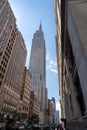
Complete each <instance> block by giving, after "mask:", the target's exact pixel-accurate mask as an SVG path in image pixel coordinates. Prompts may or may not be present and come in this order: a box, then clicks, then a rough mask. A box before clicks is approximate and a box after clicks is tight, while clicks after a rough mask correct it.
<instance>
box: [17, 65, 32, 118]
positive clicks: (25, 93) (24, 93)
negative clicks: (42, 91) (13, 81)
mask: <svg viewBox="0 0 87 130" xmlns="http://www.w3.org/2000/svg"><path fill="white" fill-rule="evenodd" d="M31 79H32V76H31V74H30V72H29V70H28V69H27V68H26V67H25V69H24V74H23V82H22V89H21V95H20V104H19V112H20V113H25V114H26V115H28V114H29V107H30V93H31Z"/></svg>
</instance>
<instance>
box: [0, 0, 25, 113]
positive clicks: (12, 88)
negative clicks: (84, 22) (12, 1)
mask: <svg viewBox="0 0 87 130" xmlns="http://www.w3.org/2000/svg"><path fill="white" fill-rule="evenodd" d="M0 14H1V15H0V113H4V114H9V113H11V112H12V111H17V110H18V103H19V100H20V93H21V85H22V79H23V72H24V66H25V61H26V53H27V50H26V46H25V43H24V40H23V37H22V35H21V33H20V32H19V31H18V29H17V26H16V19H15V16H14V14H13V12H12V10H11V7H10V5H9V3H8V1H7V0H1V1H0Z"/></svg>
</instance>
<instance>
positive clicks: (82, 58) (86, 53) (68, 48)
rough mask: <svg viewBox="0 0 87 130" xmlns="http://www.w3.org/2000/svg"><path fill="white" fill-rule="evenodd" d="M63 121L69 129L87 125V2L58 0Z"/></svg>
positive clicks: (59, 63)
mask: <svg viewBox="0 0 87 130" xmlns="http://www.w3.org/2000/svg"><path fill="white" fill-rule="evenodd" d="M55 14H56V29H57V35H56V48H57V58H58V70H59V73H58V74H59V86H60V96H61V118H62V121H64V123H65V125H66V127H67V129H72V130H77V129H79V130H82V129H83V130H85V129H87V126H86V127H85V125H86V123H87V72H86V71H87V36H86V34H87V1H85V0H83V1H81V0H55Z"/></svg>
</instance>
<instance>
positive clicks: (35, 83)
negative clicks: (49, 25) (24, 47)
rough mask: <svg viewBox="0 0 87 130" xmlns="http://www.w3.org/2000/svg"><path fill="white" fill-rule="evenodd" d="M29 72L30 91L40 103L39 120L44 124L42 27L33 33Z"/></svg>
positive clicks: (44, 68)
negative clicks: (30, 78)
mask: <svg viewBox="0 0 87 130" xmlns="http://www.w3.org/2000/svg"><path fill="white" fill-rule="evenodd" d="M29 71H30V73H31V75H32V90H33V91H34V92H35V93H36V95H37V97H38V99H39V101H40V103H41V104H40V119H41V120H42V123H44V122H45V111H46V108H45V107H46V98H45V97H46V93H45V92H46V91H45V89H46V48H45V40H44V34H43V31H42V26H41V24H40V26H39V30H37V31H36V32H35V33H34V37H33V40H32V48H31V55H30V64H29Z"/></svg>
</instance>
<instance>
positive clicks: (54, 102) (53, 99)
mask: <svg viewBox="0 0 87 130" xmlns="http://www.w3.org/2000/svg"><path fill="white" fill-rule="evenodd" d="M52 101H53V104H54V123H55V122H56V101H55V98H54V97H52Z"/></svg>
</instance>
